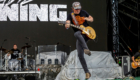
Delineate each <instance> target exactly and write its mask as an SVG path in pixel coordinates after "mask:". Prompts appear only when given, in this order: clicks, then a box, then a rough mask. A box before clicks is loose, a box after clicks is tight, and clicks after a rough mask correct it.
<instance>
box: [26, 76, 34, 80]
mask: <svg viewBox="0 0 140 80" xmlns="http://www.w3.org/2000/svg"><path fill="white" fill-rule="evenodd" d="M25 80H35V76H26V77H25Z"/></svg>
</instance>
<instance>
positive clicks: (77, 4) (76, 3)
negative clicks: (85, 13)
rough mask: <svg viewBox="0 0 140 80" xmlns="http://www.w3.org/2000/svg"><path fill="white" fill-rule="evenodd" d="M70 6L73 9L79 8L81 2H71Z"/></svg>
mask: <svg viewBox="0 0 140 80" xmlns="http://www.w3.org/2000/svg"><path fill="white" fill-rule="evenodd" d="M72 7H73V8H74V9H81V4H80V2H73V4H72Z"/></svg>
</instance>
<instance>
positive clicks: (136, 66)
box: [131, 59, 140, 69]
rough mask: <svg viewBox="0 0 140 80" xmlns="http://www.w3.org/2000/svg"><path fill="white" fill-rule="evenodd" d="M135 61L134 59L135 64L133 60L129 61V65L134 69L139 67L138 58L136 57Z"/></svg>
mask: <svg viewBox="0 0 140 80" xmlns="http://www.w3.org/2000/svg"><path fill="white" fill-rule="evenodd" d="M135 61H136V65H135V63H134V62H132V63H131V66H132V68H133V69H136V68H138V67H140V60H139V59H136V60H135Z"/></svg>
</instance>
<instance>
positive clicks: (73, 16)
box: [71, 12, 79, 26]
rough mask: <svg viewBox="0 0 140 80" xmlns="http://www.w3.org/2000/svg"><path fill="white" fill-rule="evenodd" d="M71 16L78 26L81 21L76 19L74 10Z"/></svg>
mask: <svg viewBox="0 0 140 80" xmlns="http://www.w3.org/2000/svg"><path fill="white" fill-rule="evenodd" d="M71 17H72V19H73V20H74V22H75V24H76V26H79V23H78V21H77V20H76V18H75V15H74V13H73V12H72V13H71Z"/></svg>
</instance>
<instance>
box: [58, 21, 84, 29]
mask: <svg viewBox="0 0 140 80" xmlns="http://www.w3.org/2000/svg"><path fill="white" fill-rule="evenodd" d="M58 23H61V24H66V22H58ZM70 26H72V27H74V28H77V29H80V30H83V28H81V27H80V26H76V25H74V24H70Z"/></svg>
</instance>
